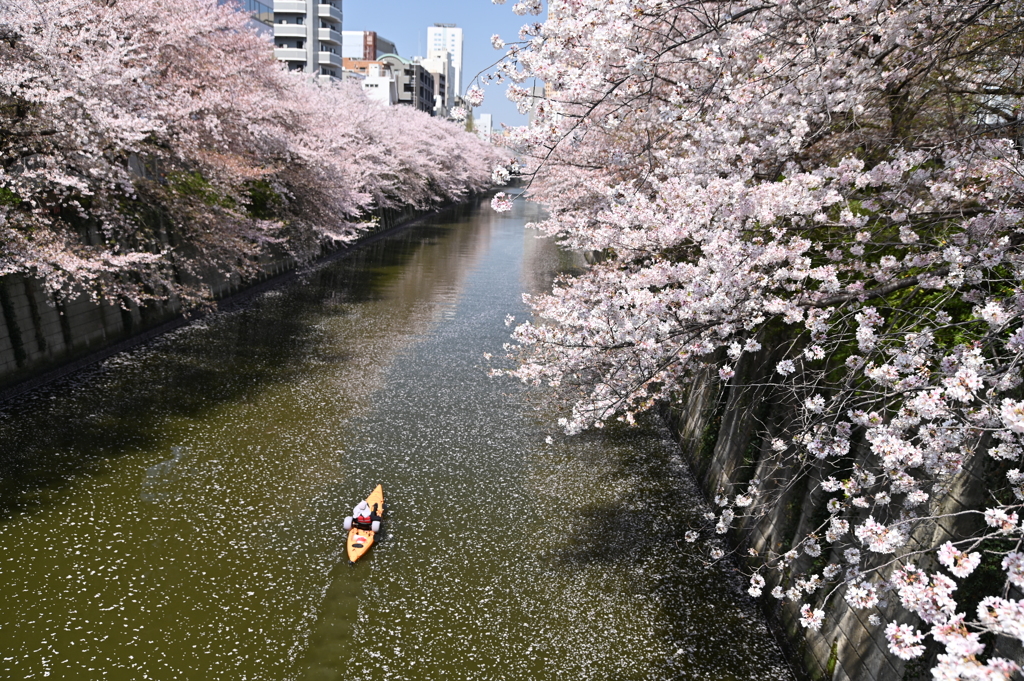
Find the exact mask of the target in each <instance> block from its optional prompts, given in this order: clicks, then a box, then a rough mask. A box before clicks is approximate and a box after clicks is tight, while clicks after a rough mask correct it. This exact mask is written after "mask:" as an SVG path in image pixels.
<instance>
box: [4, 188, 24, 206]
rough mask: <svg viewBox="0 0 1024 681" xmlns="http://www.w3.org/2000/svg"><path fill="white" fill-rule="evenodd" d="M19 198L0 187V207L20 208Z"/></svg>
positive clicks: (14, 193)
mask: <svg viewBox="0 0 1024 681" xmlns="http://www.w3.org/2000/svg"><path fill="white" fill-rule="evenodd" d="M21 201H22V199H21V197H20V196H19V195H18V194H17V193H16V192H12V191H11V190H10V189H7V188H6V187H0V206H20V205H21Z"/></svg>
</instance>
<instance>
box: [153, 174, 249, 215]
mask: <svg viewBox="0 0 1024 681" xmlns="http://www.w3.org/2000/svg"><path fill="white" fill-rule="evenodd" d="M167 183H168V185H169V186H170V188H171V191H173V192H174V193H175V194H178V195H179V196H191V197H194V198H197V199H199V200H200V201H202V202H203V203H205V204H206V205H207V206H216V207H220V208H234V207H235V202H234V201H233V200H232V199H231V198H230V197H227V196H223V195H222V194H220V193H218V192H217V189H216V188H215V187H214V186H213V185H212V184H210V181H209V180H207V179H206V178H205V177H203V174H202V173H200V172H199V171H193V172H191V173H187V172H175V173H168V175H167Z"/></svg>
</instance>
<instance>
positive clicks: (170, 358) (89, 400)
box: [0, 203, 789, 681]
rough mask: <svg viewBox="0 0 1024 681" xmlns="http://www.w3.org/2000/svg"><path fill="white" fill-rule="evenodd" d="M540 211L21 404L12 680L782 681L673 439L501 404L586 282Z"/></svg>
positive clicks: (372, 247) (328, 273)
mask: <svg viewBox="0 0 1024 681" xmlns="http://www.w3.org/2000/svg"><path fill="white" fill-rule="evenodd" d="M536 211H537V208H536V207H535V206H530V205H526V206H523V205H517V207H516V209H515V210H513V211H512V212H511V213H505V214H495V213H493V212H491V211H490V209H489V208H488V207H487V206H486V204H485V203H480V204H474V205H472V206H468V207H464V208H461V209H458V210H457V211H452V212H448V213H445V214H443V215H440V216H437V217H436V218H433V219H432V220H430V221H428V222H425V223H423V224H420V225H417V226H415V227H413V228H410V229H407V230H404V231H401V232H399V233H397V234H393V235H390V236H388V237H386V238H384V239H381V240H378V241H375V242H373V243H370V244H367V245H365V246H363V247H361V248H359V249H356V250H354V251H352V252H351V253H350V254H348V255H347V256H346V257H344V258H342V259H340V260H338V261H335V262H334V263H331V264H329V265H325V266H322V267H319V268H314V269H312V270H310V271H308V272H305V273H304V274H302V276H300V277H299V278H298V280H296V281H293V282H292V283H290V284H289V285H287V286H285V287H282V288H280V289H277V290H273V291H270V292H267V293H263V294H261V295H259V296H257V297H255V298H254V299H253V300H252V301H251V302H250V303H248V304H247V305H245V306H243V307H241V308H239V309H236V310H234V311H231V312H224V313H219V314H216V315H212V316H210V317H207V318H206V319H204V320H202V321H200V322H198V323H196V324H193V325H191V326H189V327H186V328H183V329H180V330H178V331H176V332H174V333H171V334H169V335H167V336H164V337H162V338H160V339H158V340H157V341H155V342H152V343H149V344H147V345H145V346H142V347H140V348H138V349H136V350H134V351H131V352H127V353H124V354H121V355H117V356H115V357H113V358H111V359H109V360H107V361H105V362H104V363H103V364H102V365H101V366H98V367H96V368H94V369H91V370H89V371H87V372H85V373H82V374H79V375H76V376H74V377H72V378H70V379H66V380H64V381H62V382H60V383H57V384H52V385H50V386H48V387H47V388H45V389H42V390H38V391H35V392H33V393H30V394H28V395H26V396H22V397H21V398H19V399H18V400H17V402H15V403H11V404H7V405H5V406H4V407H3V409H2V410H0V676H2V677H3V678H11V679H37V678H52V679H54V678H55V679H124V680H137V679H160V680H163V679H168V680H169V679H270V680H284V679H289V680H291V679H295V680H308V681H314V680H316V681H319V680H327V679H344V680H346V681H371V680H373V681H379V680H383V679H391V680H395V681H397V680H414V679H415V680H424V681H425V680H433V679H440V678H448V679H452V680H460V681H461V680H463V679H514V680H537V681H546V680H554V679H559V680H566V679H568V680H574V681H575V680H590V679H593V680H602V681H603V680H608V679H615V680H617V681H627V680H633V679H637V680H640V679H644V680H662V679H715V680H719V679H721V680H729V679H772V678H779V679H788V678H789V672H788V670H787V667H786V666H785V663H784V662H783V660H782V658H781V657H780V655H779V653H778V651H777V649H776V646H775V644H774V642H773V641H772V638H771V636H770V635H769V634H768V632H767V630H766V628H765V626H764V625H763V623H762V622H761V620H760V619H759V618H758V616H757V614H756V610H755V608H754V607H753V604H752V603H751V602H750V601H749V599H747V598H746V596H745V595H744V593H743V588H744V584H743V580H742V579H739V578H737V577H736V576H735V575H734V573H732V572H731V571H730V570H729V569H728V568H727V567H723V566H721V565H710V566H709V565H708V564H707V551H708V547H707V545H704V544H699V543H698V544H688V543H686V542H685V541H684V539H683V535H684V533H685V532H686V531H687V530H688V529H691V528H692V527H696V526H698V525H699V524H700V522H701V520H700V518H701V514H702V513H703V511H704V509H703V508H702V507H701V504H702V502H701V501H700V497H699V495H698V494H697V492H696V489H695V487H694V485H693V483H692V482H691V480H690V479H689V477H688V473H687V472H686V469H685V466H684V464H683V462H682V460H681V459H680V457H679V455H678V453H677V451H676V449H675V447H674V446H673V443H672V441H671V439H670V438H669V436H668V434H667V433H666V431H665V430H664V429H663V428H661V427H660V426H659V425H658V424H657V423H656V422H653V421H651V422H648V423H646V424H644V425H642V426H641V427H638V428H632V429H625V428H623V429H617V428H610V429H607V430H604V431H601V432H596V433H589V434H585V435H583V436H581V437H576V438H565V437H563V436H560V435H559V433H558V431H557V427H556V425H555V423H554V415H553V414H551V413H548V411H547V410H546V408H545V407H544V406H543V404H542V403H540V402H538V401H536V400H534V399H530V396H529V394H528V393H526V392H524V391H523V390H522V389H521V388H520V387H519V386H518V385H516V384H513V383H512V382H510V381H509V380H507V379H496V378H490V377H488V375H487V369H488V367H489V366H490V365H491V363H492V362H499V361H500V360H499V359H498V358H500V357H502V356H503V351H502V345H503V344H504V343H506V342H507V341H508V333H509V329H508V328H507V327H506V326H505V323H504V319H505V316H506V315H507V314H512V315H515V316H516V317H517V318H520V319H522V318H524V317H525V316H527V314H528V313H527V312H526V310H525V308H524V305H523V302H522V293H523V292H524V291H526V292H538V291H540V290H543V288H544V287H546V286H548V285H550V282H551V280H552V278H553V277H554V276H555V274H556V273H557V272H559V271H562V270H565V269H566V268H570V267H572V266H573V265H574V259H573V258H572V257H570V256H569V255H567V254H563V253H560V252H559V251H558V250H557V248H556V247H555V245H554V244H553V243H552V242H551V241H549V240H542V239H537V238H535V237H534V235H533V234H532V233H530V232H529V231H528V230H525V229H524V225H525V224H526V223H527V222H529V221H530V220H532V219H536V218H537V217H538V216H537V214H536ZM486 354H491V355H493V356H494V357H495V359H493V360H490V361H489V360H487V359H486V358H485V355H486ZM378 483H382V484H383V485H384V488H385V492H386V493H387V495H388V502H389V507H388V511H387V518H386V524H385V528H384V532H383V534H384V535H385V536H384V537H383V539H382V541H381V542H380V544H379V545H377V546H375V547H374V548H373V549H372V551H371V552H370V555H369V556H368V557H366V558H364V559H363V561H360V563H359V564H358V565H356V566H355V567H352V566H349V565H348V564H347V562H346V560H345V558H344V557H343V530H342V529H341V526H342V520H343V519H344V517H345V516H346V515H347V514H348V513H349V512H350V509H351V508H352V506H353V505H354V503H355V502H356V501H357V500H358V499H360V498H362V497H363V496H365V495H366V494H367V493H368V492H369V491H370V490H371V489H372V488H373V487H374V486H375V485H376V484H378Z"/></svg>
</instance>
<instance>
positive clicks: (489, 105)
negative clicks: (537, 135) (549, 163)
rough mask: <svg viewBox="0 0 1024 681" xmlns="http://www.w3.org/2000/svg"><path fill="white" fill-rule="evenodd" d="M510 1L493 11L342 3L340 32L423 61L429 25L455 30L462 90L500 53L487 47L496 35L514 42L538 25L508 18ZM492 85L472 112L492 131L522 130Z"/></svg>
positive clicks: (454, 1) (402, 2)
mask: <svg viewBox="0 0 1024 681" xmlns="http://www.w3.org/2000/svg"><path fill="white" fill-rule="evenodd" d="M513 2H515V0H510V1H509V2H507V3H506V4H504V5H495V4H493V3H492V2H491V0H388V1H387V2H380V1H379V0H377V1H371V0H344V1H343V13H344V16H345V20H344V30H346V31H376V32H377V33H378V35H381V36H383V37H385V38H387V39H388V40H392V41H394V43H395V45H396V46H397V47H398V53H399V54H400V55H402V56H403V57H416V56H425V53H426V49H427V47H426V45H427V27H428V26H432V25H434V24H435V23H448V24H455V25H457V26H458V27H459V28H461V29H462V35H463V46H462V50H463V58H462V80H463V85H462V88H463V90H465V89H466V88H467V87H468V86H469V79H470V78H472V77H473V76H474V75H475V74H476V73H477V72H478V71H480V70H482V69H485V68H487V67H488V66H490V65H491V64H492V63H493V62H494V61H495V60H496V59H498V58H499V57H500V56H501V54H502V52H499V51H498V50H495V49H494V48H493V47H491V36H492V35H494V34H495V33H497V34H498V35H500V36H501V37H502V38H503V39H504V40H505V41H506V42H511V41H514V40H518V35H519V28H520V27H521V26H522V25H523V24H528V23H533V22H535V21H538V20H541V19H542V18H543V15H542V16H541V17H536V16H533V15H530V14H527V15H526V16H521V17H520V16H517V15H515V14H513V13H512V3H513ZM507 82H508V81H506V83H505V84H503V85H499V84H497V83H494V84H491V85H485V86H484V92H485V93H486V96H485V98H484V103H483V105H482V106H480V107H479V108H477V109H476V111H475V112H474V113H475V114H476V115H477V116H479V115H480V114H481V113H489V114H493V115H494V126H495V129H498V127H499V126H498V124H499V123H505V124H507V125H526V116H522V115H520V114H519V112H518V111H516V107H515V104H513V103H512V102H510V101H508V100H507V99H506V98H505V88H506V87H507Z"/></svg>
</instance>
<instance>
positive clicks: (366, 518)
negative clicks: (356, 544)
mask: <svg viewBox="0 0 1024 681" xmlns="http://www.w3.org/2000/svg"><path fill="white" fill-rule="evenodd" d="M380 520H381V517H380V516H379V515H378V514H377V504H374V505H373V508H372V509H371V508H370V505H369V504H367V503H366V502H365V501H360V502H359V505H358V506H356V507H355V508H354V509H352V526H353V527H358V528H359V529H361V530H372V531H374V532H376V531H377V528H378V527H380ZM375 522H376V523H377V524H376V526H375V525H374V523H375Z"/></svg>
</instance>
